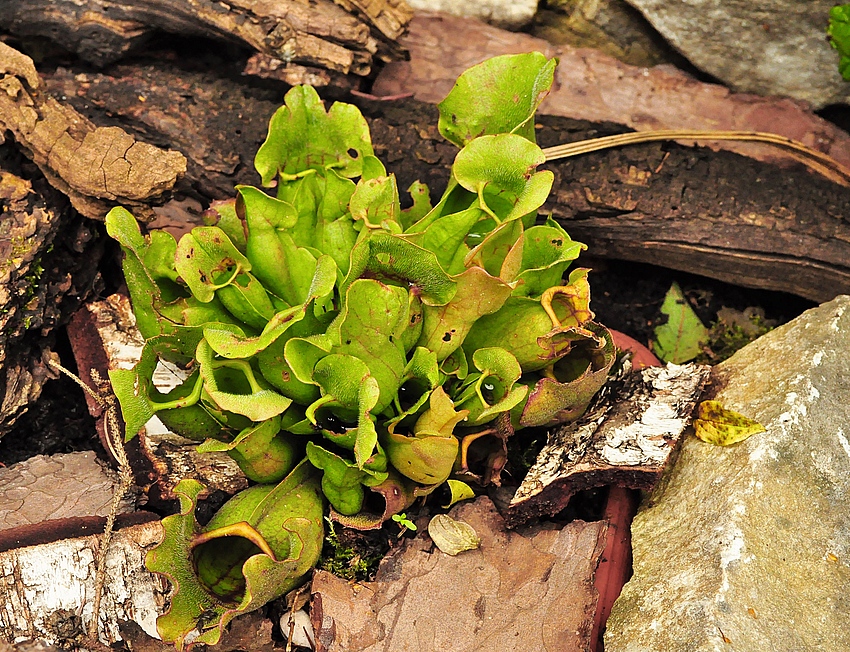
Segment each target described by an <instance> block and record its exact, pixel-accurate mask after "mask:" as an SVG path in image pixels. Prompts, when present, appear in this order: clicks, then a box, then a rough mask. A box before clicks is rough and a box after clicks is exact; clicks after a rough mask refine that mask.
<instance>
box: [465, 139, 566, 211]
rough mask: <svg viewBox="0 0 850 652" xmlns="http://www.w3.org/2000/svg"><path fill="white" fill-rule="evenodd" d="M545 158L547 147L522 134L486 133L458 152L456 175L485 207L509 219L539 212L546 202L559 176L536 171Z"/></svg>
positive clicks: (548, 172)
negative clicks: (487, 134)
mask: <svg viewBox="0 0 850 652" xmlns="http://www.w3.org/2000/svg"><path fill="white" fill-rule="evenodd" d="M545 161H546V155H545V154H544V153H543V150H541V149H540V148H539V147H538V146H537V145H535V144H534V143H533V142H530V141H528V140H526V139H525V138H523V137H522V136H517V135H515V134H498V135H495V136H482V137H480V138H476V139H475V140H473V141H471V142H469V143H468V144H467V145H466V146H465V147H464V148H463V149H462V150H460V152H458V155H457V158H455V162H454V164H453V165H452V176H453V177H454V178H456V179H457V181H458V183H459V184H460V185H461V186H463V187H464V188H466V190H468V191H470V192H474V193H476V194H477V195H478V198H479V203H480V206H481V208H482V209H483V210H485V211H486V212H487V213H489V214H490V215H491V216H492V217H493V218H495V219H497V220H498V221H507V220H513V219H517V218H520V217H523V216H524V215H527V214H529V213H532V212H534V211H536V210H537V209H538V208H540V207H541V206H542V205H543V203H544V202H545V201H546V198H547V197H548V196H549V191H550V190H551V189H552V182H553V181H554V178H555V176H554V174H553V173H552V172H551V171H549V170H544V171H542V172H535V169H536V168H537V166H538V165H540V164H542V163H544V162H545Z"/></svg>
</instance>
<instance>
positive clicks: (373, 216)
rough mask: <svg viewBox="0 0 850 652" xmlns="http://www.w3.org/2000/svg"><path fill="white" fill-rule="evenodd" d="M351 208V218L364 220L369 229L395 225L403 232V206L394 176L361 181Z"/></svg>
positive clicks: (352, 198) (352, 197) (352, 199)
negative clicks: (400, 203) (401, 220)
mask: <svg viewBox="0 0 850 652" xmlns="http://www.w3.org/2000/svg"><path fill="white" fill-rule="evenodd" d="M373 158H374V157H373ZM375 160H377V159H375ZM349 208H350V210H351V216H352V217H353V218H354V219H355V220H362V221H363V223H364V224H365V226H366V227H368V228H379V227H381V226H385V228H391V227H390V225H391V224H395V225H396V226H395V228H396V230H397V231H398V232H401V225H400V224H399V219H400V217H401V206H400V205H399V199H398V187H397V186H396V181H395V175H394V174H391V175H390V176H388V177H377V178H374V179H361V180H360V182H359V183H358V184H357V188H356V190H355V191H354V194H353V195H351V202H350V204H349Z"/></svg>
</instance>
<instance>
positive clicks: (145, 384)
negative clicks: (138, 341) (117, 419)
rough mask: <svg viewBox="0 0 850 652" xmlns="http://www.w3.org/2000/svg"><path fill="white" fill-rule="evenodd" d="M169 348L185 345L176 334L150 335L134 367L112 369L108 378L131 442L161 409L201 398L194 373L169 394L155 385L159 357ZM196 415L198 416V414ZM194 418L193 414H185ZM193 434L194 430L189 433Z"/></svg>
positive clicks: (184, 404) (183, 404)
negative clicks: (154, 379)
mask: <svg viewBox="0 0 850 652" xmlns="http://www.w3.org/2000/svg"><path fill="white" fill-rule="evenodd" d="M170 347H178V348H179V347H182V343H180V342H179V339H178V338H177V337H175V336H173V335H159V336H157V337H152V338H149V339H148V340H147V341H146V342H145V345H144V347H142V353H141V356H140V358H139V362H137V363H136V366H135V367H133V368H132V369H111V370H110V371H109V380H110V382H111V384H112V389H113V391H114V392H115V396H116V397H117V398H118V402H119V404H120V405H121V416H122V417H123V419H124V432H125V438H126V439H127V440H128V441H129V440H130V439H132V438H133V437H135V436H136V434H137V433H138V432H139V430H141V428H142V427H143V426H144V425H145V424H146V423H147V422H148V421H150V419H151V418H152V417H153V416H154V415H155V414H156V413H157V412H159V411H165V412H170V411H172V410H177V409H180V408H186V407H188V406H193V405H195V404H196V403H197V402H198V399H199V398H200V388H201V384H200V380H199V379H198V375H197V374H192V375H191V376H190V377H189V379H187V381H186V383H185V384H184V385H183V386H181V387H179V388H175V390H174V391H173V392H171V393H170V394H167V395H166V394H162V393H161V392H160V391H159V390H157V388H156V387H155V386H154V384H153V374H154V370H155V369H156V366H157V363H158V360H159V359H160V357H163V356H162V354H163V352H164V351H167V350H168V349H169V348H170ZM195 416H197V415H195ZM186 418H187V420H191V415H186ZM187 434H191V433H187Z"/></svg>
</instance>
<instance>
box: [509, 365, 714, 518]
mask: <svg viewBox="0 0 850 652" xmlns="http://www.w3.org/2000/svg"><path fill="white" fill-rule="evenodd" d="M710 371H711V368H710V367H708V366H706V365H698V364H694V363H691V364H687V365H674V364H668V365H667V366H666V367H648V368H646V369H642V370H641V371H639V372H631V373H629V372H626V373H624V374H623V375H622V376H621V378H620V379H619V380H614V381H609V383H608V384H607V385H605V387H603V388H602V390H601V391H600V393H599V394H598V395H597V397H596V399H594V403H593V404H591V406H590V407H589V408H588V410H587V412H586V413H585V414H584V416H583V417H582V418H581V419H579V420H578V421H576V422H574V423H571V424H567V425H565V426H562V427H560V428H558V429H556V430H553V431H552V432H550V434H549V441H548V443H547V444H546V446H544V447H543V450H542V451H540V454H539V455H538V456H537V461H536V462H535V464H534V466H533V467H531V469H530V470H529V472H528V475H526V477H525V479H524V480H523V482H522V484H521V485H520V487H519V489H517V492H516V494H515V495H514V497H513V499H512V500H511V503H510V507H509V510H508V522H509V523H510V524H511V525H516V524H520V523H524V522H526V521H528V520H529V519H531V518H533V517H537V516H543V515H548V516H553V515H555V514H557V513H558V512H560V511H561V510H562V509H564V507H566V506H567V503H568V502H569V500H570V498H571V497H572V496H573V495H574V494H575V493H576V492H578V491H581V490H583V489H590V488H593V487H601V486H605V485H619V486H624V487H630V488H632V489H651V488H652V487H653V486H654V485H655V483H656V482H657V481H658V479H659V478H660V476H661V472H662V471H663V470H664V467H665V466H666V464H667V463H668V461H669V460H670V459H671V454H672V452H673V450H674V449H675V447H676V444H677V442H678V441H679V438H680V437H681V436H682V434H683V433H684V432H685V429H686V428H687V426H688V424H689V423H690V421H691V413H692V412H693V409H694V406H695V405H696V403H697V401H698V400H699V397H700V395H701V393H702V388H703V386H704V385H705V383H706V381H707V379H708V375H709V373H710Z"/></svg>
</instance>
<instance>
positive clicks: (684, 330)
mask: <svg viewBox="0 0 850 652" xmlns="http://www.w3.org/2000/svg"><path fill="white" fill-rule="evenodd" d="M661 313H662V314H664V315H667V323H665V324H661V325H660V326H657V327H656V328H655V340H654V341H653V342H652V349H653V352H654V353H655V355H657V356H658V357H659V358H660V359H661V360H663V361H664V362H673V363H675V364H682V363H685V362H689V361H690V360H693V359H694V358H695V357H697V356H698V355H699V354H700V353H702V345H703V344H704V343H706V342H707V341H708V336H709V332H708V329H707V328H706V327H705V326H704V325H703V323H702V322H701V321H700V320H699V317H697V315H696V313H695V312H694V310H693V308H691V306H690V304H689V303H688V300H687V299H686V298H685V295H683V294H682V290H681V288H680V287H679V284H678V283H676V282H675V281H674V282H673V284H672V285H671V286H670V289H669V290H668V291H667V295H666V296H665V297H664V303H663V304H662V305H661Z"/></svg>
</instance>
